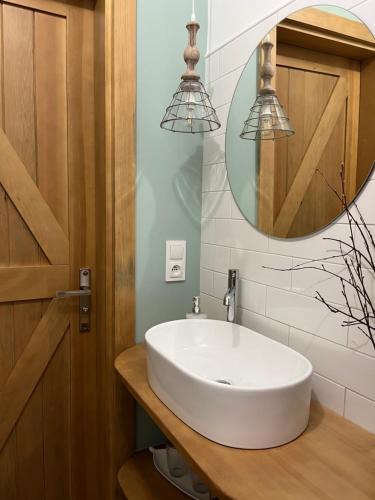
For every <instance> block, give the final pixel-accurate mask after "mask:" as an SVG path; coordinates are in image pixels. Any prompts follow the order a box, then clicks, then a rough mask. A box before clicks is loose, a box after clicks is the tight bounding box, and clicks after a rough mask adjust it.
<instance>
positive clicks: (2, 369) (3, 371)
mask: <svg viewBox="0 0 375 500" xmlns="http://www.w3.org/2000/svg"><path fill="white" fill-rule="evenodd" d="M2 18H3V6H2V4H0V21H1V24H0V29H1V36H0V49H1V50H0V54H2V53H3V51H2V41H3V20H2ZM2 75H3V61H2V58H1V60H0V77H1V81H3V77H2ZM0 104H1V106H0V121H1V125H2V126H4V116H3V86H1V87H0ZM8 235H9V216H8V199H7V195H6V194H5V191H4V190H3V189H2V187H1V185H0V241H2V242H3V244H2V245H0V266H9V262H10V255H9V241H8V237H9V236H8ZM13 364H14V334H13V306H12V305H9V304H0V385H3V384H4V383H5V381H6V379H7V378H8V376H9V374H10V372H11V370H12V367H13ZM0 498H6V499H8V500H16V433H15V431H13V433H12V435H11V436H10V438H9V439H8V441H7V443H6V445H5V447H4V448H3V450H2V451H1V452H0Z"/></svg>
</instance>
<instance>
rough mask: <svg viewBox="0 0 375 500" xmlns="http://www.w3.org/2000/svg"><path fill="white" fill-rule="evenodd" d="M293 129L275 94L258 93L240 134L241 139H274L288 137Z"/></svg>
mask: <svg viewBox="0 0 375 500" xmlns="http://www.w3.org/2000/svg"><path fill="white" fill-rule="evenodd" d="M293 134H294V130H293V128H292V126H291V124H290V122H289V119H288V117H287V116H286V114H285V112H284V108H283V107H282V105H281V104H280V101H279V99H278V97H277V95H276V94H268V95H267V94H266V95H261V94H259V95H258V96H257V98H256V100H255V103H254V105H253V106H252V108H251V109H250V115H249V118H248V119H247V120H246V121H245V124H244V127H243V130H242V132H241V134H240V137H241V138H242V139H250V140H253V141H258V140H261V141H262V140H263V141H264V140H275V139H281V138H283V137H289V136H290V135H293Z"/></svg>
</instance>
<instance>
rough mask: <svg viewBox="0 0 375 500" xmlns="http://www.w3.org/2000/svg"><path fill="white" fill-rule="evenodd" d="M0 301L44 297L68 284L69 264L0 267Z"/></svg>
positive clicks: (48, 296) (52, 294)
mask: <svg viewBox="0 0 375 500" xmlns="http://www.w3.org/2000/svg"><path fill="white" fill-rule="evenodd" d="M0 283H1V287H0V303H1V302H13V301H18V300H36V299H46V298H50V297H54V296H55V292H56V290H63V289H66V288H68V286H69V266H25V267H22V266H20V267H0Z"/></svg>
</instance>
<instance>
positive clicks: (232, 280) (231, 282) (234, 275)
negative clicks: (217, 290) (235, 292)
mask: <svg viewBox="0 0 375 500" xmlns="http://www.w3.org/2000/svg"><path fill="white" fill-rule="evenodd" d="M239 276H240V270H239V269H229V270H228V288H233V287H234V286H235V285H236V283H237V280H238V279H239Z"/></svg>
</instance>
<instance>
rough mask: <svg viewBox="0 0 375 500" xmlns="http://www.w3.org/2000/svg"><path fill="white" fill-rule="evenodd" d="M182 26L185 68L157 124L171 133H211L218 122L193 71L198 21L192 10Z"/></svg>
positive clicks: (217, 125) (195, 59) (196, 53)
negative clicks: (185, 41) (186, 35)
mask: <svg viewBox="0 0 375 500" xmlns="http://www.w3.org/2000/svg"><path fill="white" fill-rule="evenodd" d="M186 28H187V30H188V32H189V45H188V47H187V48H186V49H185V51H184V60H185V62H186V66H187V68H186V71H185V73H184V74H183V75H182V76H181V80H182V82H181V83H180V85H179V87H178V89H177V90H176V92H175V93H174V94H173V98H172V101H171V103H170V105H169V106H168V107H167V109H166V112H165V115H164V117H163V119H162V121H161V123H160V126H161V128H163V129H166V130H170V131H171V132H182V133H190V134H196V133H199V132H212V131H213V130H216V129H218V128H219V127H220V126H221V125H220V121H219V119H218V117H217V115H216V111H215V109H214V108H213V106H212V104H211V101H210V98H209V96H208V94H207V92H206V89H205V88H204V85H203V83H202V82H201V81H200V76H199V74H198V73H197V72H196V70H195V66H196V64H197V63H198V61H199V57H200V54H199V50H198V47H197V46H196V38H197V32H198V30H199V24H198V23H197V21H196V20H195V14H194V10H193V15H192V20H191V21H190V22H188V24H187V25H186Z"/></svg>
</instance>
